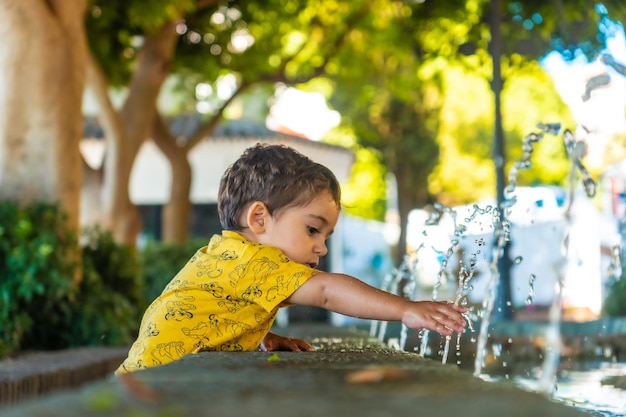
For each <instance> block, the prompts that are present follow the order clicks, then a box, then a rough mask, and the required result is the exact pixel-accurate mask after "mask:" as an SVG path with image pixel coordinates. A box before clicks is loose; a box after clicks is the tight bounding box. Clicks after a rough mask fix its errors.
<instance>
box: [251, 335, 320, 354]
mask: <svg viewBox="0 0 626 417" xmlns="http://www.w3.org/2000/svg"><path fill="white" fill-rule="evenodd" d="M261 349H262V350H264V351H265V352H273V351H275V350H288V351H292V352H311V351H314V350H315V348H314V347H313V346H312V345H311V344H310V343H309V342H307V341H306V340H302V339H298V338H295V337H284V336H279V335H277V334H274V333H272V332H270V333H268V334H267V336H265V338H264V339H263V342H261Z"/></svg>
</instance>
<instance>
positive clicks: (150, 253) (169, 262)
mask: <svg viewBox="0 0 626 417" xmlns="http://www.w3.org/2000/svg"><path fill="white" fill-rule="evenodd" d="M207 243H208V242H207V240H206V239H193V240H190V241H188V242H186V243H184V244H174V243H160V242H149V243H148V244H147V245H146V246H145V247H144V248H143V249H142V251H141V254H140V259H141V264H142V265H143V281H144V285H145V293H144V294H145V295H144V299H145V300H147V301H148V302H150V301H152V300H154V299H155V298H157V297H158V296H159V295H160V294H161V292H162V291H163V289H164V288H165V286H166V285H167V284H168V283H169V282H170V281H171V280H172V278H174V276H175V275H176V274H177V273H178V271H180V269H181V268H182V267H183V266H185V264H186V263H187V261H188V260H189V259H190V258H191V257H192V256H193V255H194V254H195V253H196V251H197V250H198V249H200V248H201V247H202V246H206V244H207Z"/></svg>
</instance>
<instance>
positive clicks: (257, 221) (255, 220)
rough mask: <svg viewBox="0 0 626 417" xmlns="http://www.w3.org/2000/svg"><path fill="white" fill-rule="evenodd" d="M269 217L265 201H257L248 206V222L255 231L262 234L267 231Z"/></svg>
mask: <svg viewBox="0 0 626 417" xmlns="http://www.w3.org/2000/svg"><path fill="white" fill-rule="evenodd" d="M268 218H269V210H268V209H267V206H266V205H265V203H263V202H261V201H255V202H254V203H252V204H251V205H250V207H248V213H247V215H246V222H247V223H248V227H249V228H250V230H252V232H253V233H256V234H261V233H263V232H264V231H265V226H266V225H267V219H268Z"/></svg>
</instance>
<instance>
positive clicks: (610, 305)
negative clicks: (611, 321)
mask: <svg viewBox="0 0 626 417" xmlns="http://www.w3.org/2000/svg"><path fill="white" fill-rule="evenodd" d="M624 271H625V272H626V268H625V269H624ZM602 314H603V315H605V316H609V317H622V316H626V273H623V274H622V277H621V278H620V279H619V280H616V281H614V282H613V283H612V284H611V285H610V286H609V290H608V295H607V296H606V299H605V300H604V304H603V305H602Z"/></svg>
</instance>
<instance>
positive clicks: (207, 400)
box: [0, 326, 588, 417]
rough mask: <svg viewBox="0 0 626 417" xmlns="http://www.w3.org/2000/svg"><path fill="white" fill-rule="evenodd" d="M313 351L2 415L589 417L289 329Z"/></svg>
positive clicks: (143, 380) (201, 366)
mask: <svg viewBox="0 0 626 417" xmlns="http://www.w3.org/2000/svg"><path fill="white" fill-rule="evenodd" d="M283 334H285V335H290V336H295V337H306V338H307V339H309V340H311V341H312V342H313V344H314V346H316V347H317V348H318V350H317V351H316V352H274V353H271V352H243V353H232V352H230V353H226V352H206V353H200V354H197V355H190V356H187V357H185V358H183V359H181V360H179V361H177V362H175V363H172V364H168V365H165V366H162V367H159V368H153V369H149V370H146V371H142V372H137V373H134V374H132V375H130V376H128V377H125V378H108V379H107V380H105V381H101V382H98V383H95V384H91V385H88V386H86V387H84V388H81V389H76V390H73V391H66V392H61V393H57V394H54V395H51V396H48V397H45V398H41V399H38V400H33V401H27V402H24V403H22V404H19V405H17V406H14V407H9V408H5V409H0V414H2V416H3V417H9V416H21V417H25V416H42V415H45V416H143V415H146V416H147V415H150V416H211V417H220V416H239V415H248V416H264V417H266V416H268V415H297V416H316V417H318V416H341V415H346V416H359V417H368V416H383V415H384V416H387V415H389V416H405V415H406V416H409V415H410V416H416V415H417V416H451V415H462V416H465V417H467V416H481V417H490V416H494V417H495V416H497V417H503V416H506V417H515V416H551V417H559V416H563V417H567V416H571V417H574V416H588V414H585V413H583V412H581V411H578V410H576V409H574V408H571V407H568V406H565V405H563V404H558V403H555V402H553V401H551V400H549V399H547V398H545V397H544V396H543V395H540V394H533V393H528V392H525V391H522V390H521V389H519V388H517V387H515V386H514V385H513V384H512V383H492V382H486V381H483V380H481V379H479V378H475V377H473V376H472V375H471V373H469V372H467V371H462V370H459V369H458V368H457V367H456V366H454V365H443V364H441V363H440V362H437V361H434V360H431V359H425V358H422V357H420V356H419V355H417V354H415V353H408V352H402V351H396V350H393V349H389V348H386V347H385V345H382V344H380V343H378V341H377V340H376V339H372V338H369V337H368V336H367V335H366V334H364V333H356V332H355V331H354V330H350V329H346V328H332V327H330V326H322V327H310V326H304V327H299V328H290V329H286V332H283Z"/></svg>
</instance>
